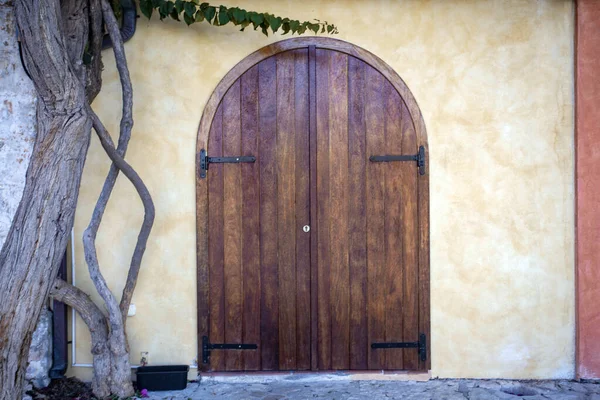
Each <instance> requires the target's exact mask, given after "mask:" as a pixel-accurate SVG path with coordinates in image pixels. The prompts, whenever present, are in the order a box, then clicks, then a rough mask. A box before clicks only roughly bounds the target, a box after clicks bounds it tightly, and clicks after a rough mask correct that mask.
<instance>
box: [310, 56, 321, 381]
mask: <svg viewBox="0 0 600 400" xmlns="http://www.w3.org/2000/svg"><path fill="white" fill-rule="evenodd" d="M316 74H317V49H316V47H315V46H309V48H308V86H309V113H310V114H309V121H310V122H309V124H310V126H309V129H310V224H311V232H310V251H311V252H310V271H311V272H310V276H311V281H310V290H311V296H310V299H311V300H310V314H311V316H310V318H311V369H312V370H313V371H315V370H317V369H318V368H319V365H318V358H317V354H318V353H317V352H318V349H317V348H318V346H317V344H318V341H319V334H318V322H319V319H318V301H319V297H318V294H319V289H318V257H317V246H318V239H319V224H318V220H317V75H316Z"/></svg>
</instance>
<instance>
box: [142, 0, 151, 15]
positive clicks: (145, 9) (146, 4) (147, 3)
mask: <svg viewBox="0 0 600 400" xmlns="http://www.w3.org/2000/svg"><path fill="white" fill-rule="evenodd" d="M140 11H142V14H144V16H145V17H146V18H148V19H150V18H152V12H153V11H154V7H152V0H141V1H140Z"/></svg>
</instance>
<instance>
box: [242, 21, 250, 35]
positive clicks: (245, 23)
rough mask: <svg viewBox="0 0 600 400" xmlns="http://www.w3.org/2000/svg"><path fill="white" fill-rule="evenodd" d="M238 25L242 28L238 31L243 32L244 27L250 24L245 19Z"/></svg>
mask: <svg viewBox="0 0 600 400" xmlns="http://www.w3.org/2000/svg"><path fill="white" fill-rule="evenodd" d="M240 25H242V29H240V32H244V29H246V27H247V26H248V25H250V21H248V20H245V21H243V22H242V23H241V24H240Z"/></svg>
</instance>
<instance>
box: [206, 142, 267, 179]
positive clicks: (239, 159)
mask: <svg viewBox="0 0 600 400" xmlns="http://www.w3.org/2000/svg"><path fill="white" fill-rule="evenodd" d="M255 161H256V157H254V156H237V157H209V156H207V155H206V150H204V149H202V150H200V178H206V171H207V170H208V166H209V164H216V163H219V164H223V163H245V162H248V163H253V162H255Z"/></svg>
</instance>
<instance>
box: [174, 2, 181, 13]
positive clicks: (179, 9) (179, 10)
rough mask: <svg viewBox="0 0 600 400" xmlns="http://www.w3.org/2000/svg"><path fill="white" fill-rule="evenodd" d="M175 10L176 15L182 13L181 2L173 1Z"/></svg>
mask: <svg viewBox="0 0 600 400" xmlns="http://www.w3.org/2000/svg"><path fill="white" fill-rule="evenodd" d="M175 9H176V10H177V14H181V12H182V11H183V0H175Z"/></svg>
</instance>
